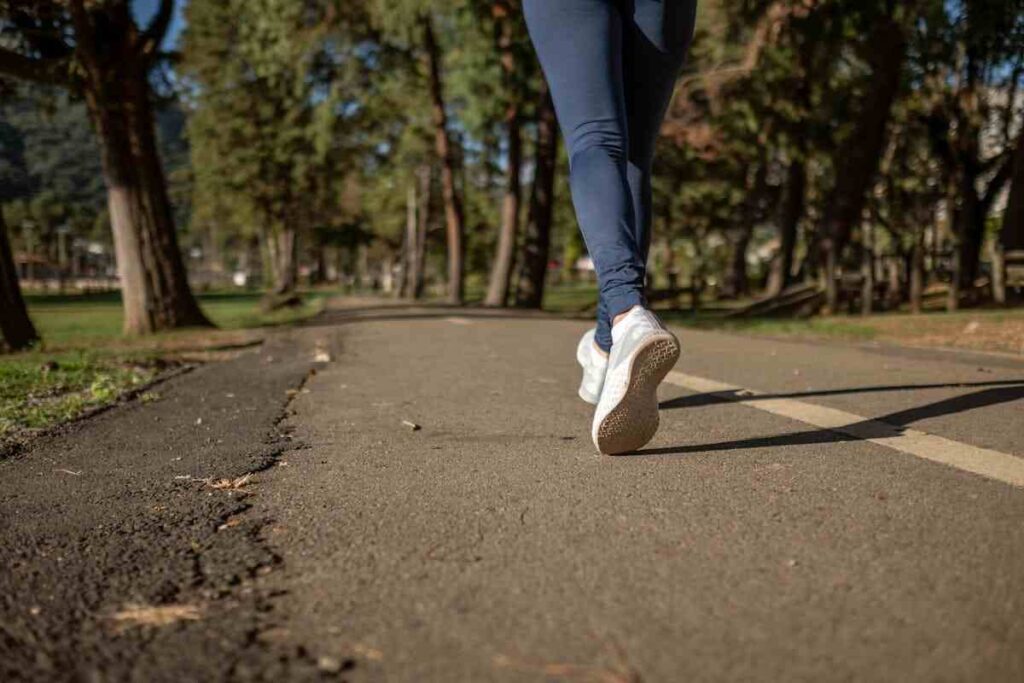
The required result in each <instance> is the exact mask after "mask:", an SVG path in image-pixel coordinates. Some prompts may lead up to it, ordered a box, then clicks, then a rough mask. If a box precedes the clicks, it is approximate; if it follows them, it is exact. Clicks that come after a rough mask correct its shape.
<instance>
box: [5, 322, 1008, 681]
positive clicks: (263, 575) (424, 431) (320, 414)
mask: <svg viewBox="0 0 1024 683" xmlns="http://www.w3.org/2000/svg"><path fill="white" fill-rule="evenodd" d="M586 327H587V323H586V322H584V321H575V320H560V319H556V318H552V317H549V316H541V315H527V314H522V315H520V314H506V313H501V312H491V311H481V310H465V309H464V310H448V309H443V308H409V307H391V306H378V305H372V304H371V305H364V306H362V307H354V306H351V305H349V306H341V307H336V308H335V310H332V311H330V312H328V313H327V314H325V315H324V316H321V317H320V318H319V319H317V320H316V321H314V323H313V324H311V325H310V326H308V327H306V328H304V329H302V330H298V331H294V332H290V333H288V334H286V335H282V336H279V337H276V338H275V339H274V340H273V341H272V342H271V343H270V344H268V345H267V346H266V347H265V348H263V349H261V350H260V351H258V352H253V353H249V354H246V355H244V356H242V357H240V358H238V359H236V360H234V361H230V362H228V363H224V364H218V365H211V366H206V367H202V368H199V369H197V370H195V371H193V372H190V373H188V374H186V375H183V376H181V377H178V378H175V379H174V380H171V381H170V382H168V383H167V384H166V385H164V386H163V387H161V388H160V393H161V399H160V400H158V401H155V402H151V403H146V404H142V403H139V402H134V403H130V404H128V405H125V406H120V407H118V408H115V409H113V410H111V411H109V412H107V413H106V414H104V415H101V416H99V417H98V418H96V419H93V420H90V421H87V422H84V423H81V424H79V425H75V426H74V427H72V428H71V429H70V430H68V432H67V433H64V434H58V435H54V436H52V437H49V438H47V439H44V440H42V441H41V442H40V443H38V444H36V445H35V446H34V447H33V448H32V449H30V450H28V451H27V452H24V453H21V454H19V455H18V456H17V457H15V458H12V459H9V460H7V461H3V462H0V515H2V516H0V539H2V541H3V543H2V546H0V562H2V565H0V566H2V567H3V570H2V573H0V589H2V602H0V618H2V621H0V624H2V625H0V678H3V679H5V680H45V679H53V680H250V679H252V680H270V679H275V680H278V681H280V680H303V679H319V678H327V679H338V680H350V681H458V680H468V681H482V680H497V681H537V680H569V681H682V680H686V681H739V680H745V681H747V680H758V681H760V680H787V681H801V680H807V681H812V680H813V681H846V680H899V681H968V680H979V681H980V680H984V681H1020V680H1024V570H1022V567H1024V487H1022V486H1021V484H1020V482H1018V480H1017V479H1016V478H1015V477H1017V476H1018V475H1019V474H1020V473H1021V472H1024V469H1022V467H1024V362H1021V361H1019V360H1017V359H1012V358H1003V357H997V356H987V355H970V354H963V353H948V352H940V351H922V350H913V349H901V348H896V347H886V346H880V345H871V344H836V343H820V342H819V343H808V342H794V341H779V340H772V339H762V338H748V337H741V336H735V335H727V334H718V333H709V332H695V331H684V330H680V331H679V334H680V337H681V339H682V343H683V349H684V352H683V356H682V358H681V359H680V361H679V364H678V365H677V367H676V369H675V372H674V373H672V374H671V375H670V376H669V381H668V382H666V383H665V384H664V385H663V387H662V394H661V399H662V407H663V411H662V429H661V431H660V432H659V434H658V436H657V437H656V438H655V440H654V441H653V442H652V443H651V444H650V445H649V447H648V448H646V449H644V450H643V451H641V452H640V453H637V454H633V455H627V456H621V457H608V456H601V455H598V454H597V453H596V452H595V450H594V448H593V445H592V444H591V442H590V439H589V426H590V416H591V411H592V409H591V408H590V407H589V406H587V405H586V404H584V403H582V402H581V401H579V400H578V399H577V398H576V397H575V388H576V383H577V381H578V376H577V369H576V367H575V365H574V361H573V352H574V349H575V343H576V340H577V339H578V337H579V335H580V334H582V332H583V331H584V330H585V329H586ZM229 395H230V398H229ZM200 418H201V421H200ZM175 458H180V459H178V460H176V459H175ZM60 470H66V471H67V472H79V473H80V474H68V473H66V472H62V471H60ZM978 472H982V474H979V473H978ZM246 473H250V474H251V477H250V478H248V479H245V480H244V481H242V482H240V483H239V484H238V485H231V483H232V482H238V478H239V477H244V476H245V475H246ZM225 482H227V484H225Z"/></svg>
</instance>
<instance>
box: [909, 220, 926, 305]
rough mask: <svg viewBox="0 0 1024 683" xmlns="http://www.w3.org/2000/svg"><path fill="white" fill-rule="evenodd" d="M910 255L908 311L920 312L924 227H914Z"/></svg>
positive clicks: (922, 282) (922, 286) (922, 283)
mask: <svg viewBox="0 0 1024 683" xmlns="http://www.w3.org/2000/svg"><path fill="white" fill-rule="evenodd" d="M915 233H916V234H915V235H914V246H913V251H912V252H911V255H910V312H911V313H920V312H921V308H922V303H923V299H924V229H923V228H915Z"/></svg>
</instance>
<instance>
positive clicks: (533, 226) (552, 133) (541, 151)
mask: <svg viewBox="0 0 1024 683" xmlns="http://www.w3.org/2000/svg"><path fill="white" fill-rule="evenodd" d="M534 147H535V150H534V171H533V189H532V190H531V193H530V209H529V217H528V219H527V223H526V234H525V236H524V239H523V251H522V268H521V270H520V275H519V285H518V287H517V288H516V305H517V306H522V307H526V308H540V307H541V304H542V303H543V300H544V282H545V280H546V276H547V272H548V258H549V249H550V246H551V219H552V215H553V211H554V206H555V199H554V196H555V165H556V163H557V160H558V123H557V121H556V119H555V107H554V104H553V103H552V101H551V93H550V92H549V91H548V89H547V85H546V84H545V85H544V88H543V91H542V92H541V94H540V103H539V105H538V107H537V139H536V142H535V145H534Z"/></svg>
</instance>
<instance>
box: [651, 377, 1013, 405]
mask: <svg viewBox="0 0 1024 683" xmlns="http://www.w3.org/2000/svg"><path fill="white" fill-rule="evenodd" d="M1018 384H1021V385H1024V379H1004V380H994V381H989V382H945V383H940V384H892V385H879V386H870V387H853V388H850V389H821V390H819V391H800V392H794V393H790V394H753V395H751V394H743V393H741V391H742V390H739V389H737V390H736V391H715V392H711V393H707V394H692V395H689V396H679V397H678V398H672V399H669V400H667V401H662V402H661V403H660V404H659V405H658V407H659V408H660V409H661V410H673V409H675V408H698V407H700V406H708V405H714V404H716V403H729V402H732V401H743V402H750V401H764V400H767V399H773V398H810V397H814V396H846V395H849V394H868V393H884V392H887V391H917V390H920V389H958V388H964V387H999V386H1014V385H1018Z"/></svg>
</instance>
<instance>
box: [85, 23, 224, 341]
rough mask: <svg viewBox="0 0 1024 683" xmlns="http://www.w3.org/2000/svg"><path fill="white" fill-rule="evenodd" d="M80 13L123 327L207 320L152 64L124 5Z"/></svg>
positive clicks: (146, 328) (133, 330)
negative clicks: (158, 127) (181, 231)
mask: <svg viewBox="0 0 1024 683" xmlns="http://www.w3.org/2000/svg"><path fill="white" fill-rule="evenodd" d="M79 12H80V13H81V12H84V10H81V9H80V8H79ZM83 16H85V15H83V14H80V16H79V20H78V21H76V41H78V46H77V53H78V55H79V61H80V63H81V64H82V79H81V83H82V86H81V87H82V91H83V94H84V96H85V101H86V105H87V107H88V110H89V115H90V118H91V120H92V124H93V127H94V129H95V131H96V136H97V138H98V140H99V143H100V150H101V156H102V165H103V176H104V181H105V183H106V186H107V203H108V207H109V210H110V223H111V227H112V228H113V233H114V248H115V252H116V254H117V267H118V275H119V276H120V280H121V296H122V299H123V304H124V331H125V332H126V333H127V334H148V333H152V332H156V331H158V330H165V329H171V328H175V327H185V326H191V325H209V324H210V322H209V320H207V318H206V316H205V315H204V314H203V312H202V311H201V310H200V308H199V305H198V303H197V302H196V299H195V297H194V296H193V295H192V291H191V289H190V288H189V285H188V278H187V276H186V272H185V265H184V262H183V260H182V257H181V252H180V250H179V249H178V238H177V234H176V233H175V228H174V219H173V216H172V213H171V205H170V201H169V199H168V196H167V183H166V181H165V178H164V174H163V169H162V167H161V165H160V158H159V154H158V152H157V146H156V136H155V131H154V127H153V111H152V105H151V102H150V89H149V80H148V65H147V64H146V62H145V60H143V58H142V57H140V56H139V55H138V54H137V51H136V50H137V48H136V46H135V45H134V42H133V41H134V38H133V37H134V35H135V28H134V24H133V22H132V20H131V16H130V14H129V11H128V8H127V5H124V6H121V5H115V6H113V7H112V8H110V9H109V10H103V9H101V10H96V17H97V20H96V21H95V22H92V23H87V22H85V21H84V20H83V19H82V17H83ZM100 17H102V19H103V21H99V20H98V19H99V18H100Z"/></svg>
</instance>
